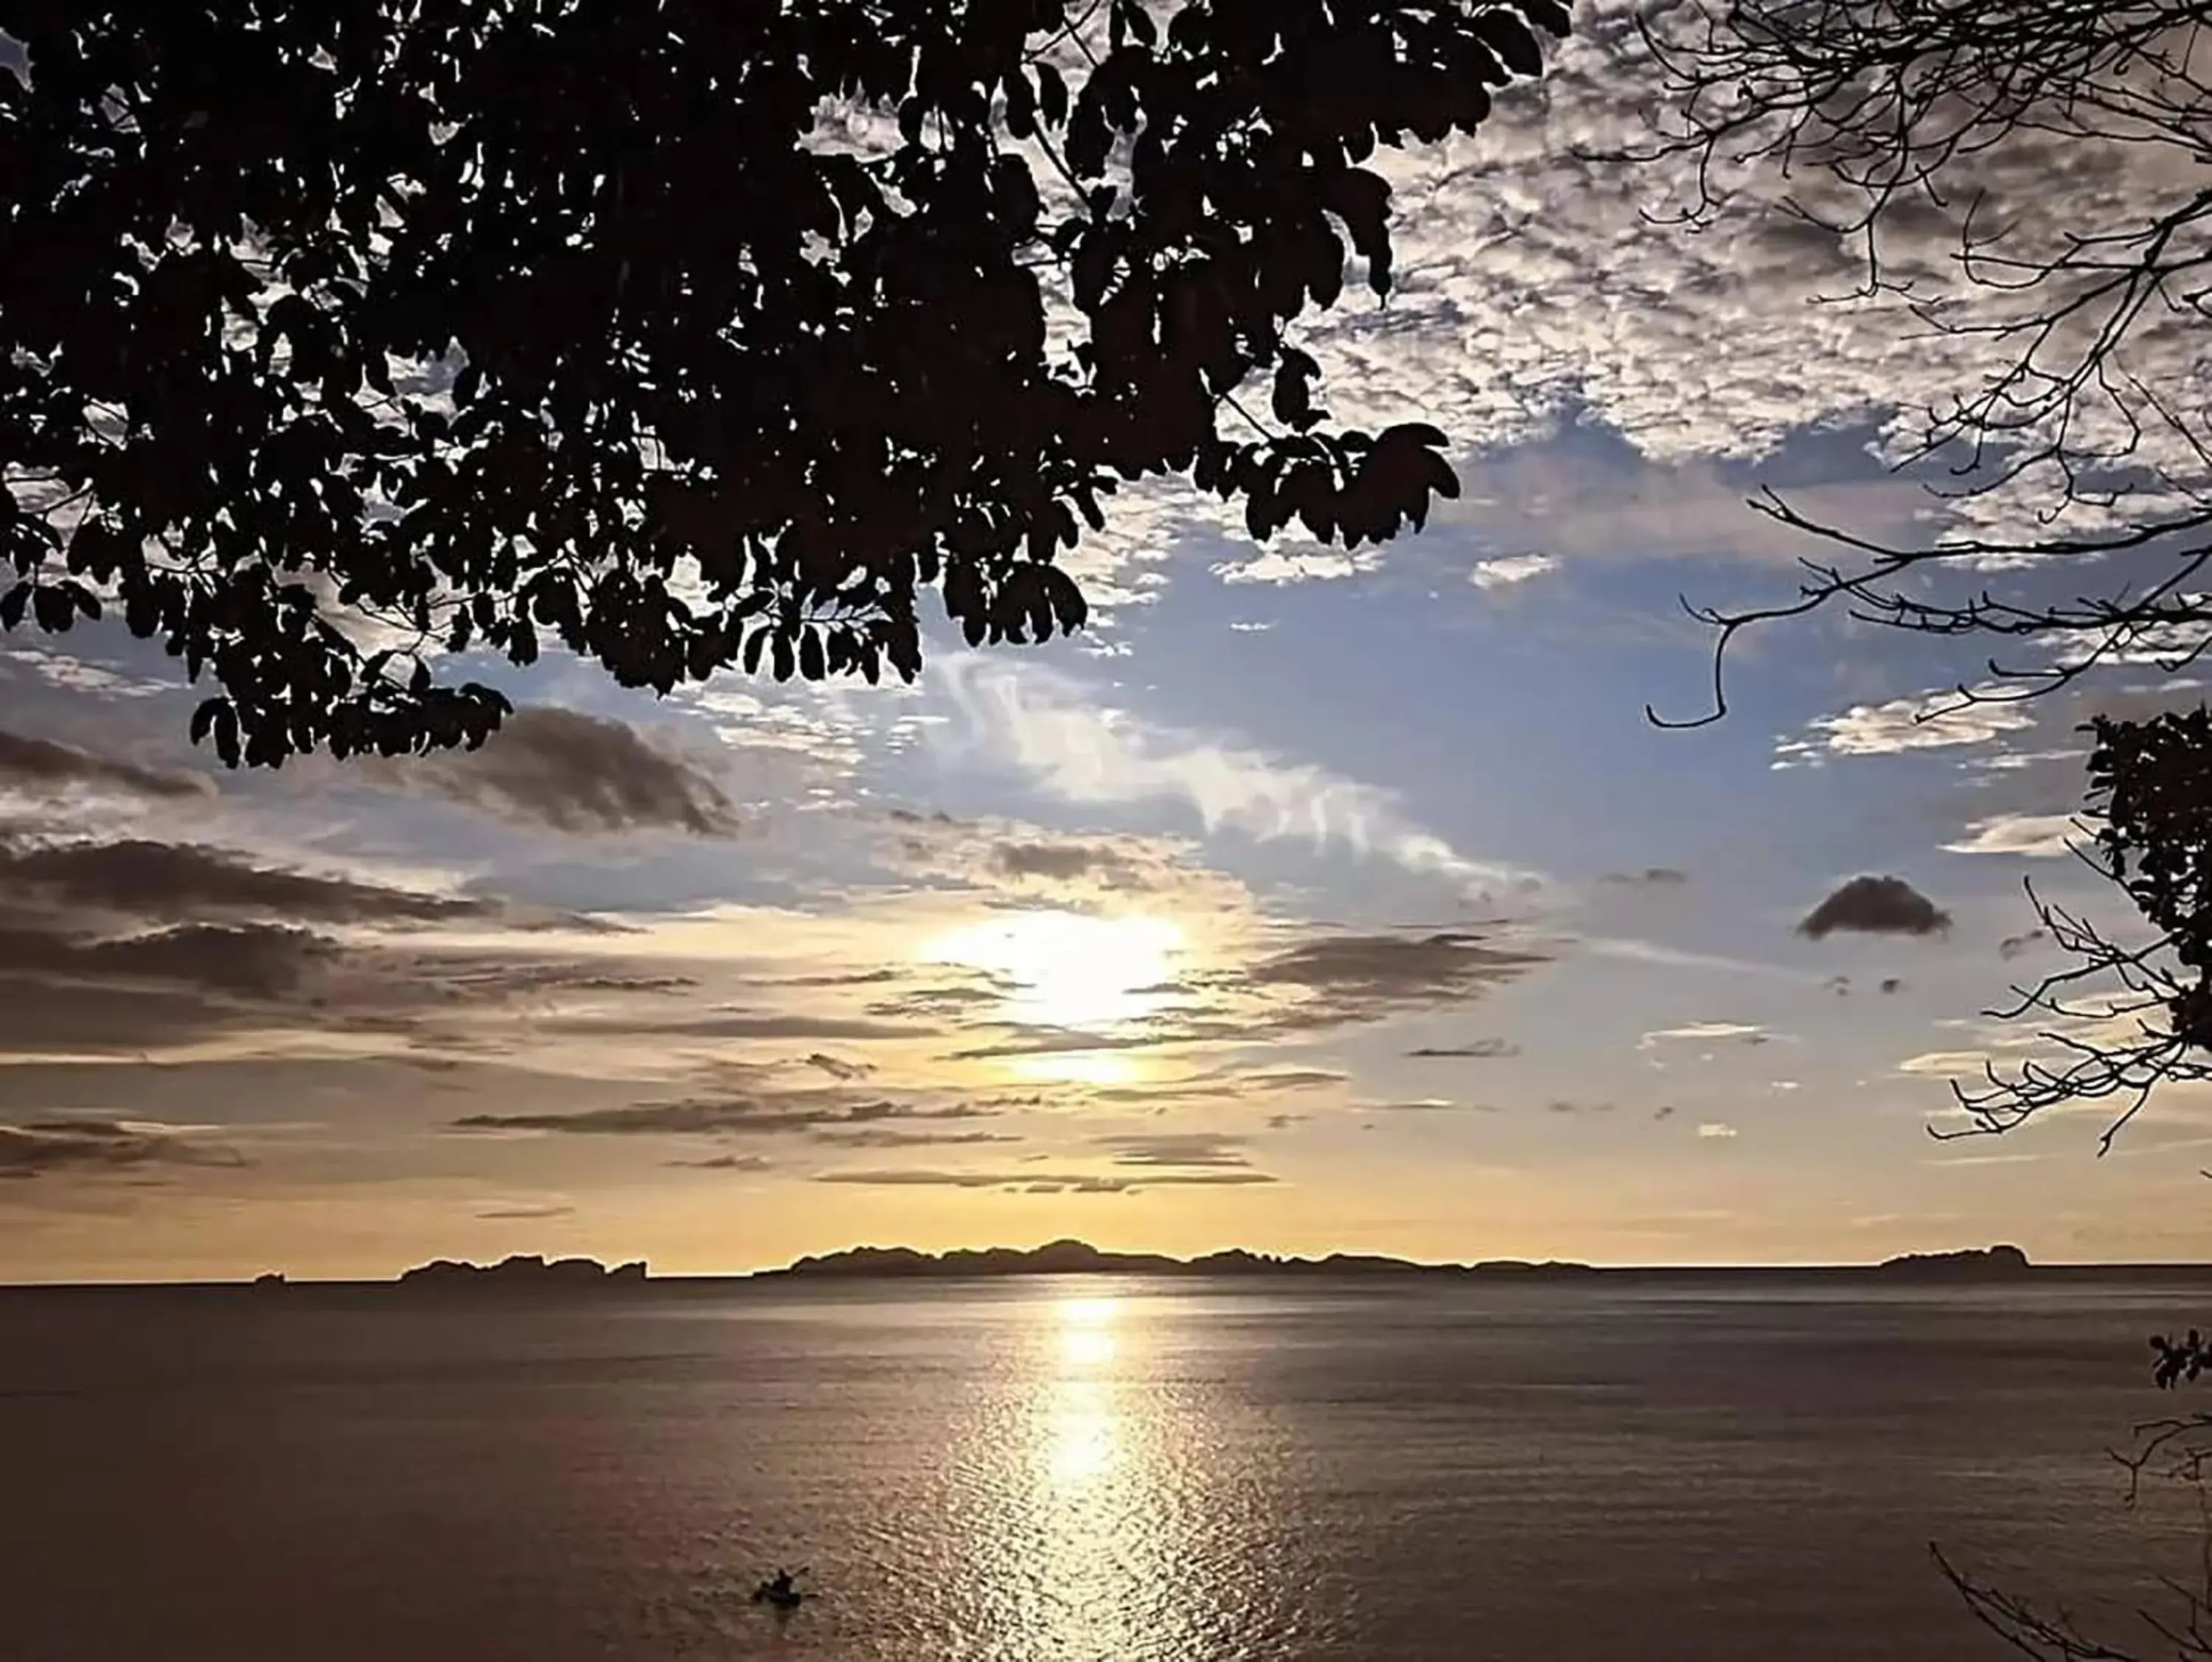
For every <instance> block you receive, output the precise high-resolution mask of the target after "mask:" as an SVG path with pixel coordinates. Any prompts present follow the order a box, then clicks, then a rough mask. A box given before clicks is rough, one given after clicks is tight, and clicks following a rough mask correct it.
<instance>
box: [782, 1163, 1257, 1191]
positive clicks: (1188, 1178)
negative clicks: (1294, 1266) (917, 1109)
mask: <svg viewBox="0 0 2212 1662" xmlns="http://www.w3.org/2000/svg"><path fill="white" fill-rule="evenodd" d="M814 1181H815V1182H817V1183H836V1184H857V1185H860V1186H861V1187H866V1188H883V1189H907V1188H945V1189H999V1190H1006V1191H1008V1192H1011V1193H1019V1194H1024V1195H1129V1194H1134V1193H1136V1192H1137V1191H1138V1190H1142V1189H1163V1188H1234V1187H1242V1186H1244V1185H1247V1184H1267V1183H1275V1182H1278V1181H1279V1179H1278V1178H1276V1177H1275V1176H1274V1174H1273V1172H1254V1171H1241V1172H1146V1173H1144V1174H1142V1175H1141V1176H1124V1175H1118V1174H1116V1175H1106V1176H1101V1175H1099V1174H1097V1173H1095V1172H1068V1173H1061V1172H1022V1173H1021V1174H1019V1175H1018V1176H1010V1175H1009V1174H1007V1173H1006V1172H943V1171H934V1170H931V1169H928V1168H926V1167H903V1166H902V1167H893V1168H890V1169H888V1170H881V1171H845V1172H817V1173H816V1174H815V1177H814Z"/></svg>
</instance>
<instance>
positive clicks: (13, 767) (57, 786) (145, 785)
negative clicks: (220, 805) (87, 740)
mask: <svg viewBox="0 0 2212 1662" xmlns="http://www.w3.org/2000/svg"><path fill="white" fill-rule="evenodd" d="M80 786H83V787H89V788H94V789H106V790H113V791H121V792H124V793H125V794H130V795H133V796H147V797H153V798H156V799H167V800H172V801H173V800H179V799H182V798H187V797H194V796H208V795H211V794H213V793H214V786H213V785H212V783H210V781H209V780H208V778H207V776H205V775H204V774H197V773H184V772H171V771H169V770H166V769H161V768H149V767H142V766H140V765H139V764H137V763H136V762H125V761H121V760H119V759H117V758H112V757H106V756H95V755H94V754H93V753H92V752H89V751H83V750H79V749H77V748H76V746H74V745H64V744H58V743H56V742H55V741H54V740H50V739H34V738H32V737H30V736H28V735H27V734H19V733H9V732H7V731H4V730H0V787H8V788H15V789H18V790H24V791H30V792H34V793H37V794H42V795H43V794H58V793H60V792H63V791H66V790H69V789H70V788H75V787H80Z"/></svg>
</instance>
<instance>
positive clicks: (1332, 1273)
mask: <svg viewBox="0 0 2212 1662" xmlns="http://www.w3.org/2000/svg"><path fill="white" fill-rule="evenodd" d="M1036 1275H1146V1276H1154V1277H1161V1278H1174V1279H1188V1280H1193V1281H1212V1282H1235V1283H1243V1284H1260V1283H1265V1282H1273V1281H1280V1280H1297V1281H1306V1282H1331V1283H1337V1284H1342V1283H1345V1282H1359V1283H1364V1284H1374V1283H1378V1282H1388V1283H1390V1284H1393V1285H1408V1284H1412V1285H1432V1284H1434V1283H1437V1282H1489V1283H1498V1282H1513V1283H1522V1284H1536V1285H1545V1284H1553V1283H1574V1284H1581V1285H1585V1286H1586V1285H1589V1283H1591V1282H1603V1283H1606V1284H1608V1285H1615V1286H1619V1285H1663V1286H1683V1287H1692V1286H1702V1287H1714V1286H1735V1287H1747V1286H1759V1285H1766V1286H1788V1285H1790V1284H1793V1283H1795V1284H1799V1285H1802V1284H1808V1283H1817V1284H1821V1285H1835V1284H1842V1285H1846V1286H1849V1285H1858V1286H1869V1287H1881V1286H1934V1287H1980V1286H2005V1285H2017V1284H2020V1283H2021V1282H2034V1283H2038V1284H2061V1283H2067V1282H2138V1283H2154V1284H2170V1285H2180V1286H2203V1285H2206V1284H2208V1283H2212V1263H2134V1264H2130V1263H2058V1264H2039V1263H2032V1262H2030V1260H2029V1259H2028V1257H2027V1254H2026V1253H2025V1252H2023V1251H2021V1249H2020V1248H2018V1247H2016V1246H2008V1245H1996V1246H1987V1247H1969V1248H1965V1249H1961V1250H1959V1251H1938V1252H1908V1253H1904V1254H1901V1255H1899V1256H1898V1257H1892V1258H1887V1259H1885V1260H1883V1261H1881V1263H1857V1264H1726V1265H1723V1264H1648V1265H1598V1264H1589V1263H1572V1262H1561V1261H1558V1260H1544V1261H1529V1260H1526V1259H1519V1258H1490V1259H1484V1260H1480V1261H1478V1262H1475V1263H1423V1262H1419V1261H1418V1260H1414V1259H1410V1258H1396V1257H1386V1256H1383V1255H1381V1254H1375V1253H1357V1252H1333V1253H1329V1254H1328V1255H1326V1256H1324V1257H1310V1258H1306V1257H1278V1256H1276V1255H1273V1254H1271V1253H1265V1252H1253V1251H1246V1250H1244V1249H1242V1248H1231V1249H1228V1250H1226V1251H1218V1252H1209V1253H1205V1254H1202V1255H1201V1256H1200V1257H1193V1258H1177V1257H1170V1256H1168V1255H1167V1254H1164V1253H1155V1252H1114V1251H1106V1250H1104V1249H1103V1248H1099V1247H1096V1246H1092V1245H1090V1244H1089V1243H1087V1242H1085V1241H1079V1240H1059V1241H1053V1242H1050V1243H1048V1244H1047V1245H1043V1246H1036V1247H968V1248H955V1249H953V1250H951V1251H946V1252H942V1253H935V1252H922V1251H916V1250H915V1249H914V1248H912V1247H903V1246H890V1247H884V1246H854V1247H850V1248H847V1249H845V1250H844V1251H836V1252H827V1253H822V1254H819V1255H816V1256H810V1257H801V1258H798V1259H796V1260H794V1261H793V1262H792V1263H789V1264H787V1265H784V1266H782V1267H781V1268H777V1269H757V1270H753V1271H750V1272H749V1273H744V1274H738V1275H650V1274H649V1273H648V1269H647V1264H646V1263H644V1261H642V1260H639V1261H636V1262H633V1263H621V1264H614V1265H609V1264H604V1263H600V1262H599V1261H598V1260H597V1259H594V1258H585V1257H569V1258H556V1259H550V1260H548V1259H546V1258H544V1257H538V1256H536V1255H532V1254H520V1253H518V1254H515V1255H513V1256H512V1257H507V1258H505V1259H502V1260H501V1262H499V1263H495V1264H477V1263H462V1262H458V1261H456V1260H453V1259H449V1258H440V1259H435V1260H433V1261H432V1262H430V1263H424V1264H419V1265H417V1266H416V1267H415V1268H414V1269H410V1270H408V1271H406V1272H405V1273H404V1274H403V1275H399V1276H398V1277H396V1278H394V1279H392V1280H386V1281H314V1282H301V1281H293V1280H290V1279H289V1278H288V1277H287V1276H285V1275H283V1273H282V1272H279V1271H276V1270H270V1271H267V1272H264V1274H262V1275H258V1276H256V1277H254V1278H253V1279H252V1280H251V1281H245V1282H80V1283H66V1282H48V1283H43V1284H41V1283H15V1284H12V1285H10V1284H4V1283H0V1292H4V1293H44V1292H101V1291H105V1292H110V1293H129V1292H134V1291H136V1292H142V1293H161V1292H165V1291H181V1290H186V1289H204V1290H206V1291H210V1292H230V1293H236V1294H248V1295H251V1296H252V1297H254V1298H256V1299H265V1300H269V1301H270V1302H272V1303H281V1302H283V1301H284V1300H287V1299H293V1298H298V1297H301V1296H302V1295H307V1294H317V1293H343V1294H348V1295H349V1296H350V1295H356V1294H358V1295H360V1296H362V1297H364V1298H368V1299H371V1300H378V1301H382V1300H391V1299H400V1300H405V1301H407V1302H408V1303H410V1304H413V1303H415V1302H416V1301H417V1300H421V1301H423V1302H435V1301H442V1300H455V1301H461V1300H468V1299H471V1298H478V1299H483V1298H491V1297H501V1298H505V1297H509V1296H513V1297H519V1298H525V1299H559V1298H564V1297H574V1298H583V1299H593V1300H597V1299H604V1298H610V1297H620V1296H625V1295H628V1296H636V1295H639V1294H651V1295H666V1296H678V1297H680V1296H684V1295H685V1294H694V1295H698V1296H713V1295H714V1294H718V1293H726V1292H735V1291H739V1290H742V1289H744V1288H751V1287H774V1286H778V1285H782V1284H786V1283H791V1282H805V1283H810V1284H819V1285H823V1286H841V1287H842V1286H851V1285H856V1284H858V1285H865V1284H868V1283H872V1282H927V1281H939V1282H943V1281H968V1282H974V1281H992V1280H1009V1279H1015V1278H1018V1277H1023V1276H1036Z"/></svg>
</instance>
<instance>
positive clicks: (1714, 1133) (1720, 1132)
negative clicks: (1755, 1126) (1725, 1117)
mask: <svg viewBox="0 0 2212 1662" xmlns="http://www.w3.org/2000/svg"><path fill="white" fill-rule="evenodd" d="M1698 1137H1699V1141H1704V1142H1727V1141H1733V1140H1734V1138H1735V1126H1733V1125H1729V1124H1728V1123H1725V1122H1723V1121H1721V1120H1717V1119H1709V1120H1706V1121H1704V1122H1703V1123H1700V1124H1699V1127H1698Z"/></svg>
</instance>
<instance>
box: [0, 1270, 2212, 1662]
mask: <svg viewBox="0 0 2212 1662" xmlns="http://www.w3.org/2000/svg"><path fill="white" fill-rule="evenodd" d="M2198 1313H2199V1312H2197V1311H2195V1310H2194V1309H2192V1308H2191V1294H2188V1293H2187V1292H2185V1291H2181V1290H2176V1289H2170V1288H2169V1289H2146V1288H2126V1287H2115V1286H2099V1287H2066V1288H2029V1289H2021V1290H2015V1291H1975V1292H1960V1293H1951V1294H1943V1293H1938V1292H1932V1291H1931V1292H1917V1291H1915V1292H1910V1293H1905V1294H1874V1293H1869V1291H1868V1290H1867V1289H1864V1288H1818V1287H1813V1286H1800V1287H1789V1286H1782V1287H1777V1286H1773V1285H1767V1286H1763V1287H1760V1288H1756V1289H1753V1290H1752V1291H1749V1292H1747V1293H1744V1294H1730V1293H1729V1292H1727V1291H1726V1290H1722V1291H1715V1290H1713V1289H1712V1288H1709V1287H1706V1288H1692V1287H1677V1288H1667V1287H1664V1286H1659V1285H1650V1284H1644V1285H1635V1286H1630V1287H1627V1288H1620V1287H1618V1286H1595V1287H1593V1286H1589V1285H1584V1284H1571V1285H1558V1284H1553V1285H1549V1286H1543V1287H1510V1286H1505V1287H1501V1286H1486V1287H1466V1286H1461V1287H1434V1288H1425V1287H1414V1286H1405V1287H1377V1286H1371V1285H1357V1284H1347V1285H1343V1286H1312V1287H1308V1286H1301V1287H1297V1288H1289V1289H1283V1288H1237V1287H1227V1286H1221V1285H1218V1284H1217V1285H1215V1286H1212V1287H1194V1286H1193V1285H1192V1284H1190V1283H1187V1282H1183V1283H1177V1282H1146V1281H1142V1280H1132V1281H1105V1280H1101V1279H1097V1278H1090V1279H1083V1280H1061V1279H1057V1278H1055V1279H1050V1280H1030V1281H1023V1282H1007V1283H998V1284H993V1285H986V1286H980V1287H972V1286H971V1287H960V1286H957V1285H953V1286H939V1287H936V1288H927V1287H921V1286H917V1285H914V1284H905V1285H890V1286H880V1287H877V1288H833V1289H827V1290H824V1291H823V1292H820V1293H809V1294H804V1295H802V1294H798V1293H794V1292H793V1291H791V1290H788V1289H783V1290H778V1291H775V1292H769V1291H765V1290H752V1291H744V1292H740V1293H738V1294H718V1295H716V1296H714V1297H712V1298H708V1297H702V1296H700V1295H698V1294H696V1293H691V1294H669V1293H664V1294H657V1295H653V1296H641V1297H639V1298H636V1299H635V1300H624V1301H623V1302H622V1303H620V1304H617V1305H612V1306H601V1307H598V1308H592V1307H576V1306H569V1307H565V1308H555V1309H534V1310H533V1309H528V1308H505V1309H479V1308H473V1307H471V1308H453V1309H447V1308H439V1307H423V1306H421V1305H420V1304H413V1305H402V1304H400V1303H398V1301H397V1300H388V1299H387V1300H383V1301H381V1302H380V1303H376V1304H367V1303H364V1302H362V1300H359V1299H358V1298H357V1297H356V1298H355V1299H354V1300H350V1301H349V1300H345V1299H343V1298H325V1297H322V1296H319V1295H317V1294H313V1293H305V1294H296V1295H295V1296H291V1297H285V1298H280V1299H275V1300H250V1299H246V1298H241V1297H237V1296H230V1295H225V1294H163V1295H148V1294H104V1293H88V1294H39V1295H10V1296H0V1656H4V1657H5V1658H7V1659H9V1662H82V1659H100V1662H107V1659H130V1662H138V1659H145V1662H201V1659H210V1662H212V1659H221V1662H370V1659H374V1662H399V1659H419V1662H447V1659H453V1662H499V1659H509V1658H512V1659H517V1662H521V1659H528V1662H572V1659H584V1658H595V1659H619V1662H647V1659H661V1658H726V1659H740V1658H754V1657H762V1658H788V1659H793V1662H797V1659H854V1662H876V1659H883V1662H894V1659H895V1662H927V1659H936V1658H975V1659H992V1662H1026V1659H1070V1662H1080V1659H1099V1662H1105V1659H1117V1662H1119V1659H1131V1662H1135V1659H1157V1662H1201V1659H1216V1658H1346V1659H1364V1658H1375V1659H1399V1662H1430V1659H1448V1658H1449V1659H1455V1662H1456V1659H1488V1658H1494V1659H1500V1662H1613V1659H1623V1662H1625V1659H1630V1658H1634V1659H1638V1662H1653V1659H1666V1658H1677V1657H1679V1658H1684V1659H1706V1662H1736V1659H1747V1658H1753V1657H1756V1658H1760V1659H1768V1658H1773V1657H1778V1656H1783V1655H1787V1656H1790V1657H1791V1658H1793V1659H1798V1662H1826V1659H1844V1658H1849V1659H1852V1662H1863V1659H1867V1658H1869V1657H1880V1658H1881V1659H1883V1662H1923V1659H1928V1662H1934V1659H1943V1662H1954V1659H1964V1662H1972V1659H1978V1658H1995V1657H1996V1656H1999V1655H2003V1654H2009V1653H2008V1652H2006V1651H2004V1650H2003V1649H2002V1647H2000V1646H1998V1645H1997V1644H1996V1641H1994V1640H1992V1639H1991V1638H1990V1637H1989V1636H1988V1635H1985V1634H1984V1633H1983V1632H1982V1631H1981V1630H1980V1629H1978V1628H1977V1627H1976V1626H1975V1625H1974V1623H1973V1622H1972V1619H1971V1618H1970V1617H1969V1616H1967V1615H1966V1613H1965V1612H1964V1610H1962V1608H1961V1607H1960V1605H1959V1604H1958V1603H1957V1601H1956V1599H1955V1598H1954V1596H1953V1595H1952V1593H1951V1592H1949V1590H1948V1587H1946V1586H1944V1584H1943V1583H1942V1580H1940V1578H1939V1577H1938V1576H1937V1574H1936V1572H1935V1570H1934V1569H1933V1568H1932V1566H1931V1564H1930V1562H1929V1557H1928V1550H1927V1549H1928V1543H1929V1541H1930V1540H1931V1539H1933V1540H1940V1541H1941V1542H1942V1543H1943V1544H1944V1546H1945V1547H1946V1549H1948V1550H1950V1551H1951V1552H1952V1553H1953V1554H1954V1557H1956V1558H1957V1559H1959V1560H1960V1561H1963V1562H1966V1564H1968V1565H1970V1566H1972V1568H1975V1569H1977V1570H1983V1571H1988V1572H1990V1573H1992V1574H1996V1575H1998V1576H2000V1577H2002V1578H2003V1579H2006V1580H2010V1581H2012V1582H2015V1583H2017V1584H2019V1585H2021V1586H2022V1587H2023V1588H2025V1589H2027V1590H2031V1591H2048V1592H2062V1593H2064V1594H2066V1595H2068V1597H2069V1601H2070V1602H2071V1603H2072V1604H2073V1605H2074V1607H2075V1609H2076V1610H2083V1611H2085V1612H2093V1611H2094V1610H2097V1609H2098V1607H2099V1604H2100V1600H2101V1599H2108V1598H2125V1597H2128V1596H2130V1595H2133V1594H2136V1593H2140V1592H2143V1591H2144V1590H2145V1588H2146V1586H2147V1584H2148V1581H2149V1580H2150V1579H2151V1577H2152V1576H2153V1575H2154V1574H2158V1573H2169V1574H2171V1573H2186V1572H2187V1570H2188V1569H2189V1568H2190V1565H2191V1551H2192V1549H2193V1543H2194V1541H2195V1534H2194V1514H2193V1513H2187V1512H2186V1511H2185V1510H2184V1509H2183V1507H2182V1506H2181V1505H2180V1502H2179V1497H2174V1499H2173V1501H2172V1502H2171V1503H2166V1504H2161V1505H2159V1506H2155V1507H2150V1508H2148V1509H2138V1510H2136V1511H2134V1512H2130V1511H2129V1510H2127V1509H2126V1508H2125V1507H2123V1506H2122V1504H2121V1492H2122V1488H2121V1482H2120V1476H2119V1473H2118V1469H2117V1468H2116V1467H2115V1466H2114V1465H2113V1464H2112V1461H2111V1460H2110V1458H2108V1456H2107V1455H2106V1452H2105V1451H2106V1449H2107V1448H2108V1447H2110V1446H2113V1445H2115V1444H2118V1443H2120V1442H2123V1441H2124V1440H2125V1439H2126V1438H2127V1436H2128V1434H2129V1429H2130V1426H2131V1424H2132V1423H2133V1422H2136V1421H2139V1420H2142V1419H2146V1418H2149V1417H2152V1416H2154V1415H2156V1414H2158V1413H2159V1412H2160V1411H2161V1410H2162V1409H2171V1408H2172V1407H2173V1406H2174V1405H2175V1404H2174V1403H2173V1402H2172V1399H2171V1398H2162V1397H2160V1396H2159V1395H2158V1393H2156V1392H2155V1391H2152V1390H2151V1389H2150V1387H2149V1386H2148V1383H2147V1382H2146V1379H2145V1374H2144V1369H2143V1363H2144V1361H2146V1360H2147V1357H2148V1351H2147V1350H2146V1348H2145V1347H2144V1344H2143V1336H2144V1335H2145V1334H2146V1333H2147V1332H2148V1331H2150V1330H2153V1329H2154V1328H2161V1327H2167V1326H2172V1325H2173V1324H2175V1322H2176V1320H2177V1318H2179V1320H2180V1321H2181V1322H2182V1323H2183V1324H2186V1323H2187V1322H2188V1321H2189V1320H2190V1319H2191V1318H2193V1317H2195V1316H2197V1314H2198ZM2208 1405H2212V1404H2208ZM779 1560H782V1561H787V1562H793V1563H797V1562H806V1563H809V1564H811V1566H812V1567H813V1579H814V1580H816V1582H817V1584H818V1585H819V1586H820V1587H821V1588H822V1589H823V1597H822V1598H820V1599H819V1600H818V1601H817V1603H815V1604H811V1605H809V1606H807V1607H806V1608H805V1609H803V1610H800V1611H799V1612H798V1613H796V1614H795V1615H794V1616H791V1617H789V1618H788V1619H783V1620H779V1619H777V1618H775V1617H774V1616H770V1615H769V1614H768V1613H767V1612H765V1611H763V1610H761V1609H759V1608H758V1607H756V1606H754V1605H753V1604H750V1602H749V1601H748V1600H747V1598H746V1596H745V1595H746V1593H747V1592H748V1591H749V1590H750V1586H752V1583H753V1581H754V1580H756V1579H757V1577H758V1575H759V1574H762V1573H763V1571H764V1569H765V1568H768V1567H769V1566H770V1565H772V1564H773V1563H774V1562H776V1561H779Z"/></svg>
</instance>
